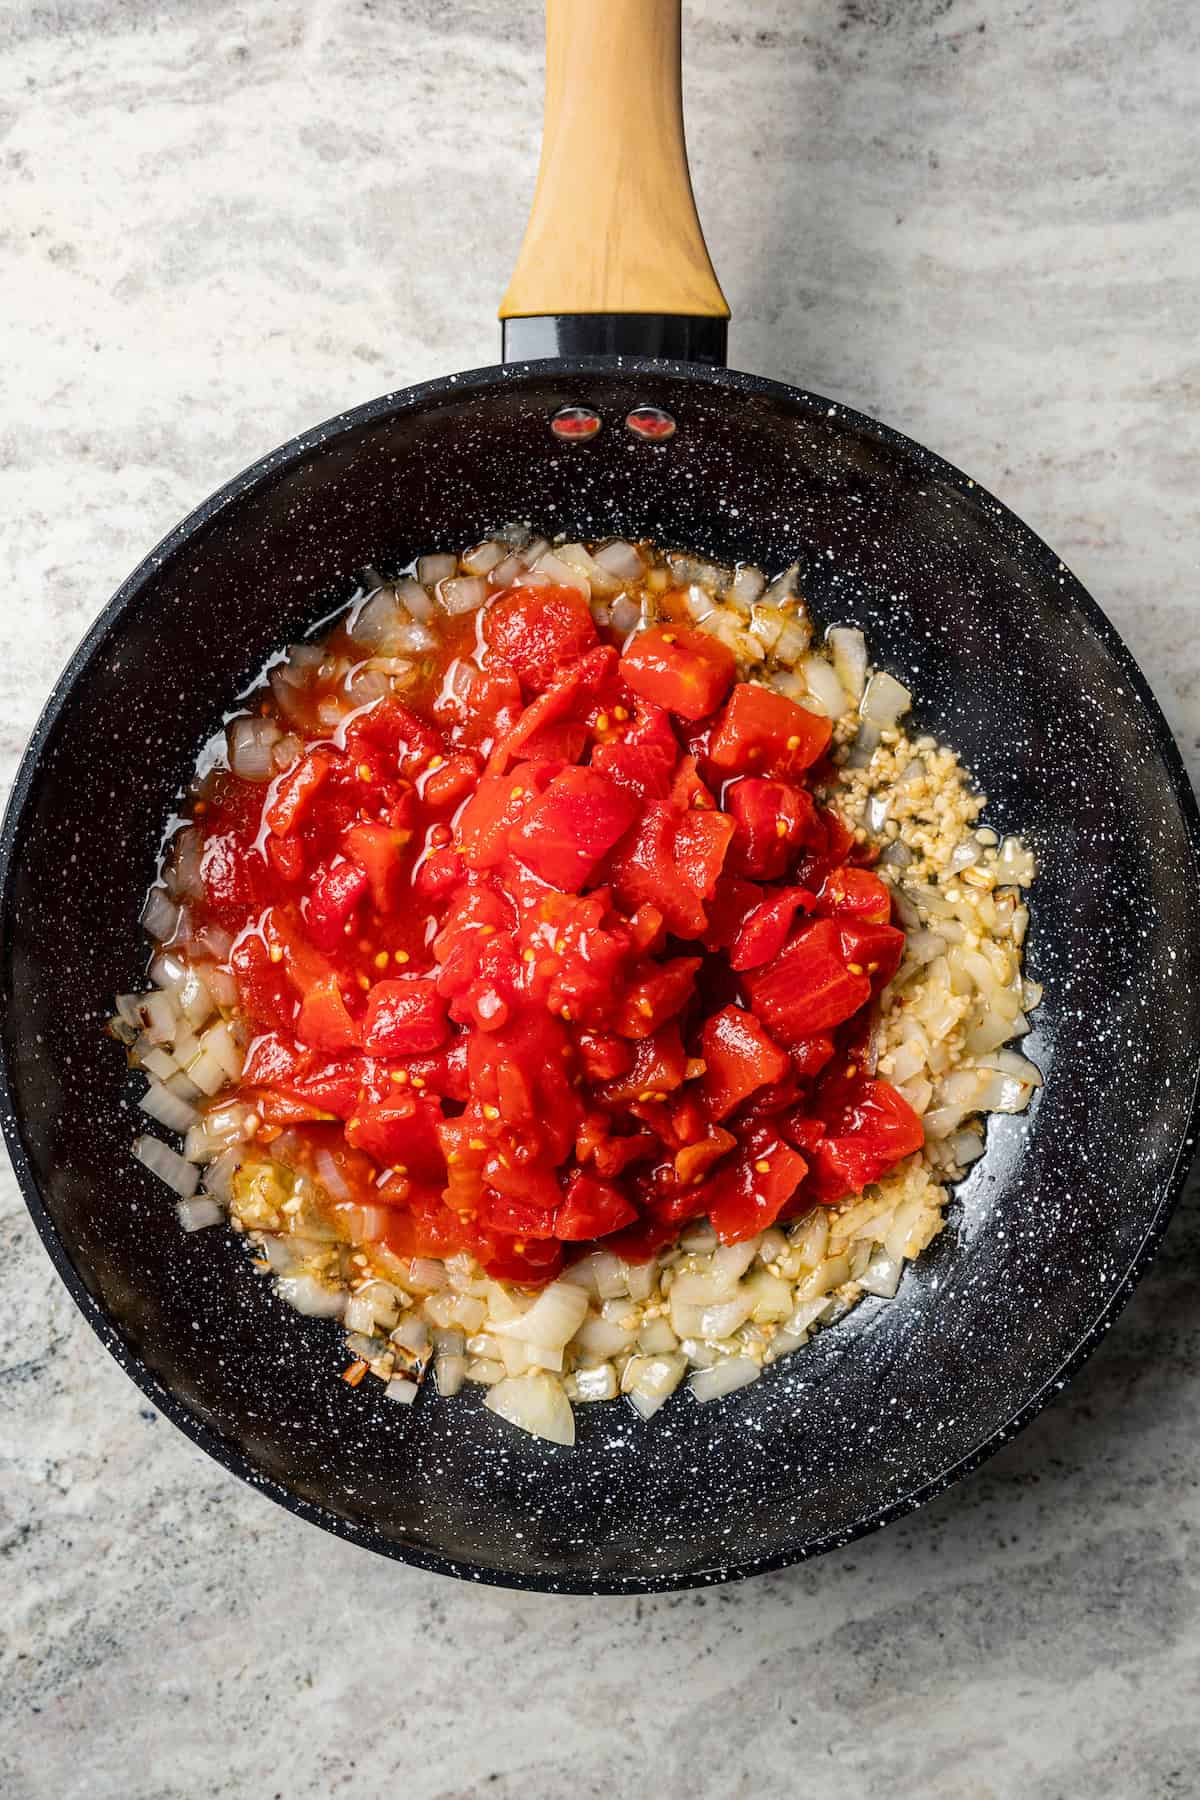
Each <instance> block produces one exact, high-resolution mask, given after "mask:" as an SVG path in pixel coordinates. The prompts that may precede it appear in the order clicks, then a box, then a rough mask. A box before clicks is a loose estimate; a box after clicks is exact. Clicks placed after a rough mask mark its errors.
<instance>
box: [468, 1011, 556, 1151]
mask: <svg viewBox="0 0 1200 1800" xmlns="http://www.w3.org/2000/svg"><path fill="white" fill-rule="evenodd" d="M570 1060H571V1045H570V1040H569V1039H568V1037H567V1033H566V1028H565V1027H564V1026H563V1025H562V1024H561V1023H560V1022H559V1020H557V1019H552V1018H551V1017H550V1016H549V1014H548V1013H538V1012H526V1013H523V1014H521V1015H519V1016H517V1017H515V1018H513V1019H512V1020H511V1021H510V1022H509V1023H508V1024H507V1025H506V1026H505V1027H504V1028H503V1030H501V1031H496V1032H490V1033H487V1032H475V1033H472V1034H471V1037H470V1039H469V1041H468V1046H467V1067H468V1069H469V1072H470V1078H471V1093H472V1096H473V1098H474V1099H475V1100H476V1101H478V1102H479V1104H480V1105H490V1106H494V1107H495V1108H496V1109H497V1111H498V1112H499V1114H500V1118H501V1120H502V1121H503V1123H504V1124H505V1125H506V1126H510V1127H515V1128H517V1129H519V1130H520V1131H522V1132H525V1133H532V1134H535V1135H536V1138H537V1141H538V1143H539V1144H540V1145H541V1146H542V1147H544V1148H545V1149H546V1150H547V1151H548V1150H549V1149H550V1148H551V1147H552V1146H555V1145H557V1146H561V1151H562V1154H565V1150H566V1146H567V1145H568V1144H573V1143H574V1141H575V1129H576V1125H577V1123H578V1120H579V1119H580V1117H581V1114H582V1107H581V1105H580V1101H579V1098H578V1095H577V1093H576V1090H575V1089H574V1087H573V1086H572V1085H571V1072H570ZM555 1160H560V1158H555Z"/></svg>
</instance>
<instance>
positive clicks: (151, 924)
mask: <svg viewBox="0 0 1200 1800" xmlns="http://www.w3.org/2000/svg"><path fill="white" fill-rule="evenodd" d="M141 924H142V929H143V931H145V933H146V934H147V936H148V937H152V938H155V939H157V941H158V942H159V943H160V944H165V943H166V941H167V939H168V938H171V937H174V935H175V931H176V928H177V926H178V924H179V908H178V906H177V905H176V904H175V902H174V901H173V900H172V899H171V898H170V896H169V895H168V893H167V890H166V889H165V888H161V887H152V888H151V889H150V892H149V893H148V894H147V895H146V904H145V905H144V906H143V907H142V919H141Z"/></svg>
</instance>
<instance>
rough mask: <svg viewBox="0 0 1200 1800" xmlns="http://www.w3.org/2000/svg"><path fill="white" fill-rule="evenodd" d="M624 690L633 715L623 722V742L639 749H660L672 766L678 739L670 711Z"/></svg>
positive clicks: (676, 754)
mask: <svg viewBox="0 0 1200 1800" xmlns="http://www.w3.org/2000/svg"><path fill="white" fill-rule="evenodd" d="M625 692H626V697H627V699H628V700H630V701H632V702H633V717H632V719H630V720H628V722H627V723H626V724H625V727H624V731H625V738H624V742H625V743H626V744H628V745H630V746H631V747H634V746H636V748H637V749H639V750H661V751H662V753H663V755H664V756H665V757H667V758H669V760H670V763H671V766H672V768H673V767H674V766H675V760H676V758H677V757H678V755H679V739H678V738H677V737H676V736H675V728H674V726H673V725H672V724H671V715H670V713H669V712H667V710H666V708H665V707H662V706H655V704H654V702H653V701H652V700H639V699H638V698H637V696H636V695H635V694H632V693H629V692H628V690H625ZM626 710H628V708H626Z"/></svg>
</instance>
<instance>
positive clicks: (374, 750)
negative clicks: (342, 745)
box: [346, 700, 446, 775]
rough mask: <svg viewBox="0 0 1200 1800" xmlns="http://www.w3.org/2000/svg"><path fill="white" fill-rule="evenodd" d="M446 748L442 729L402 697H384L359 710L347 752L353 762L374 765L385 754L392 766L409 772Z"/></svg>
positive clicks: (352, 723)
mask: <svg viewBox="0 0 1200 1800" xmlns="http://www.w3.org/2000/svg"><path fill="white" fill-rule="evenodd" d="M445 748H446V746H445V744H444V743H443V742H442V738H441V735H440V733H439V732H437V731H436V730H435V729H434V727H433V726H432V725H430V724H429V723H428V721H427V720H425V719H421V718H418V717H417V715H416V713H414V712H410V711H409V709H408V707H407V706H403V705H401V703H400V701H399V700H382V701H380V703H379V705H378V706H372V707H371V708H370V710H369V711H367V712H362V713H359V714H358V716H357V718H355V719H354V720H353V721H352V722H351V724H350V726H349V727H348V729H347V731H346V753H347V757H348V759H349V761H350V762H351V763H352V764H357V763H359V762H366V763H367V764H368V766H370V765H371V764H372V763H373V762H374V761H375V759H377V758H384V759H385V760H386V762H387V764H389V765H390V767H391V768H393V769H395V768H398V769H399V770H400V771H401V772H402V773H404V774H409V775H411V774H414V773H415V772H416V770H417V768H418V766H419V765H421V764H423V763H425V762H427V761H428V760H429V758H430V757H431V756H435V755H438V754H439V753H443V752H444V751H445Z"/></svg>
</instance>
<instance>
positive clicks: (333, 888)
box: [301, 827, 371, 950]
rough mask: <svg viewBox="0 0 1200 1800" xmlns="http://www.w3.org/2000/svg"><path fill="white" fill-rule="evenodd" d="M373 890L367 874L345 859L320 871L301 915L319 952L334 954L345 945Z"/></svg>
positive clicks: (361, 868) (365, 828) (303, 905)
mask: <svg viewBox="0 0 1200 1800" xmlns="http://www.w3.org/2000/svg"><path fill="white" fill-rule="evenodd" d="M360 829H364V830H369V829H371V828H370V827H360ZM369 886H370V878H369V876H368V874H367V871H366V869H365V868H363V867H361V865H360V864H359V863H357V862H348V861H346V860H345V859H342V860H340V861H338V862H334V863H329V864H326V865H324V866H323V867H322V868H320V869H318V870H317V874H316V878H315V880H314V881H313V885H312V887H311V889H310V890H309V893H308V896H307V898H306V899H305V900H304V902H303V904H302V906H301V912H302V914H303V918H304V923H305V924H306V925H307V927H308V932H309V936H310V937H311V938H312V941H313V943H314V944H316V946H317V948H318V949H319V950H333V949H335V948H336V946H337V945H338V944H340V943H341V940H342V937H343V935H344V933H345V929H346V924H347V921H348V920H349V919H350V918H351V917H352V915H353V913H354V910H355V908H356V907H357V906H358V903H359V901H360V900H361V899H362V897H363V895H364V894H365V893H366V891H367V889H368V887H369Z"/></svg>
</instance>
